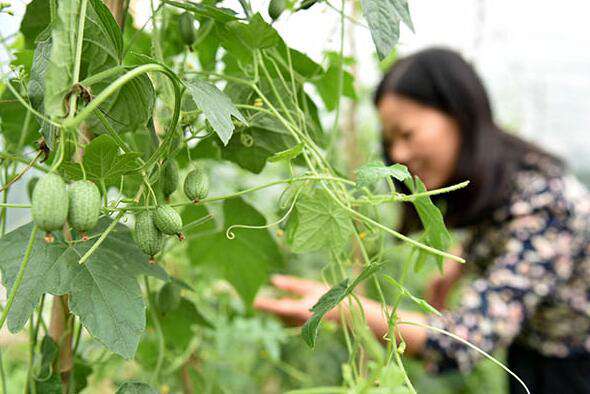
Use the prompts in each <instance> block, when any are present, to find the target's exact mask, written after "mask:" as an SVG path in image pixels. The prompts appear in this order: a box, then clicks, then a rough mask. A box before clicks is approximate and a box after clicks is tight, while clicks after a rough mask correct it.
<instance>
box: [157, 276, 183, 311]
mask: <svg viewBox="0 0 590 394" xmlns="http://www.w3.org/2000/svg"><path fill="white" fill-rule="evenodd" d="M156 301H157V306H158V310H159V311H160V313H162V314H166V312H169V311H173V310H175V309H176V308H178V306H179V305H180V287H179V286H178V285H176V284H175V283H173V282H168V283H166V284H164V286H162V288H161V289H160V291H159V292H158V296H157V299H156Z"/></svg>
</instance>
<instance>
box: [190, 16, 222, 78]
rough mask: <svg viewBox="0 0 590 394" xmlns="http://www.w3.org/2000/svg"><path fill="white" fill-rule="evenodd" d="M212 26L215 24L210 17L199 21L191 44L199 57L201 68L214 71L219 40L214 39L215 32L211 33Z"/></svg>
mask: <svg viewBox="0 0 590 394" xmlns="http://www.w3.org/2000/svg"><path fill="white" fill-rule="evenodd" d="M214 27H215V24H214V22H213V21H212V20H210V19H209V20H206V21H204V22H203V23H201V25H200V26H199V30H197V39H196V42H195V45H194V46H193V47H194V48H195V51H196V52H197V56H198V57H199V63H201V68H202V69H203V70H205V71H211V72H213V71H215V66H216V64H217V63H216V61H217V52H218V50H219V41H218V40H217V39H216V37H215V34H213V33H212V29H213V28H214Z"/></svg>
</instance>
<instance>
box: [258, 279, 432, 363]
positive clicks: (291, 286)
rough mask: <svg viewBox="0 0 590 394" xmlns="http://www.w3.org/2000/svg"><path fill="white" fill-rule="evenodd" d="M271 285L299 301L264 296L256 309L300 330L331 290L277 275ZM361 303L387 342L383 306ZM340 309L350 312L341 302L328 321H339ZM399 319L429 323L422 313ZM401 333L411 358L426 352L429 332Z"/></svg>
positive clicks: (407, 330) (401, 313)
mask: <svg viewBox="0 0 590 394" xmlns="http://www.w3.org/2000/svg"><path fill="white" fill-rule="evenodd" d="M270 281H271V283H272V284H273V285H274V286H275V287H276V288H278V289H280V290H284V291H287V292H290V293H293V294H294V295H295V296H297V298H293V297H283V298H271V297H262V296H261V297H258V298H256V300H255V301H254V307H255V308H256V309H258V310H261V311H265V312H269V313H272V314H274V315H276V316H278V317H280V318H281V319H283V320H284V321H285V322H287V323H288V324H291V325H297V326H300V325H302V324H304V323H305V322H306V321H307V320H308V319H309V318H310V317H311V316H312V312H311V311H310V309H311V307H312V306H314V305H315V304H316V302H317V301H318V300H319V299H320V297H321V296H322V295H324V293H326V292H327V291H328V290H329V288H328V287H327V286H325V285H324V284H322V283H320V282H316V281H313V280H309V279H301V278H296V277H294V276H288V275H273V276H272V277H271V280H270ZM358 300H359V301H360V303H361V304H362V307H363V311H364V315H365V319H366V322H367V325H368V326H369V328H370V329H371V331H373V333H374V334H375V336H376V337H377V338H378V339H380V340H381V341H383V342H384V341H385V339H384V338H385V336H386V334H387V332H388V331H389V323H388V321H387V319H386V318H385V316H384V315H383V309H382V306H381V304H379V303H378V302H376V301H373V300H370V299H368V298H364V297H361V296H359V297H358ZM339 308H344V309H345V312H346V311H347V309H348V307H347V303H346V302H341V303H340V304H339V306H338V307H336V308H334V309H332V310H331V311H329V312H328V313H326V315H325V316H324V318H327V319H330V320H334V321H339V319H340V309H339ZM398 318H399V319H400V320H403V321H413V322H419V323H424V322H425V319H424V315H423V314H421V313H418V312H409V311H402V310H398ZM400 332H401V334H402V335H403V338H404V341H405V342H406V353H407V354H417V353H420V352H421V351H422V348H423V347H424V343H425V342H426V331H425V330H424V329H423V328H421V327H416V326H411V325H400V326H398V328H397V330H396V333H397V334H398V335H399V334H400ZM398 339H400V338H398Z"/></svg>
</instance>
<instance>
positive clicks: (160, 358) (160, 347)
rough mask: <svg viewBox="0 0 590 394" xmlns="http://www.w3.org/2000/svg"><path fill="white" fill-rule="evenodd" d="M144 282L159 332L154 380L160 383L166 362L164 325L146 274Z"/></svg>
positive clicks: (151, 312)
mask: <svg viewBox="0 0 590 394" xmlns="http://www.w3.org/2000/svg"><path fill="white" fill-rule="evenodd" d="M143 279H144V283H145V289H146V292H147V301H148V308H149V310H150V314H151V315H152V319H153V320H154V326H156V332H157V334H158V359H157V361H156V369H155V370H154V373H153V376H152V380H153V383H154V384H157V383H158V377H159V375H160V370H161V369H162V363H163V362H164V350H165V349H164V347H165V343H164V334H163V333H162V326H161V325H160V319H158V315H157V313H156V310H155V309H154V305H153V303H152V299H151V294H150V284H149V281H148V277H147V276H144V277H143Z"/></svg>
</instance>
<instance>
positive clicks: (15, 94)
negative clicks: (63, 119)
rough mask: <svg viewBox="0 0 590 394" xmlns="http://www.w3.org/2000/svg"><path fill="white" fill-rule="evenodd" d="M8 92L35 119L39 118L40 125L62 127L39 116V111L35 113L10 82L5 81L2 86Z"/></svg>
mask: <svg viewBox="0 0 590 394" xmlns="http://www.w3.org/2000/svg"><path fill="white" fill-rule="evenodd" d="M4 85H5V86H6V87H7V88H8V90H10V92H11V93H12V95H13V96H14V97H15V98H16V99H17V100H18V101H19V102H20V103H21V104H22V105H23V106H24V107H25V108H26V109H27V110H29V111H30V112H31V113H32V114H33V115H35V116H36V117H37V118H39V120H41V123H43V122H47V123H49V124H50V125H52V126H55V127H62V126H61V125H60V124H59V123H56V122H54V121H53V120H51V119H49V118H48V117H47V116H45V115H43V114H41V113H40V112H39V111H37V110H36V109H35V108H33V107H32V106H31V104H29V103H27V101H26V100H25V99H24V98H23V97H22V96H21V95H20V94H19V93H18V92H17V91H16V89H15V88H14V87H13V86H12V84H11V83H10V81H6V83H5V84H4Z"/></svg>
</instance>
